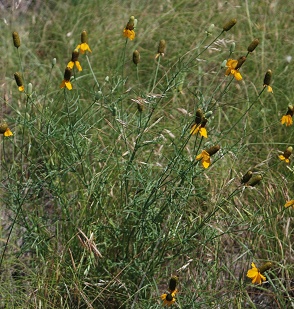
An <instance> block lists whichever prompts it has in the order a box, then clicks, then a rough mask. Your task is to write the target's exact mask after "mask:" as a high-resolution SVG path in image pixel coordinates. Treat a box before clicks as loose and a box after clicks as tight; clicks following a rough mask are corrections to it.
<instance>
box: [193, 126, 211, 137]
mask: <svg viewBox="0 0 294 309" xmlns="http://www.w3.org/2000/svg"><path fill="white" fill-rule="evenodd" d="M198 132H199V134H200V135H201V136H203V137H205V138H207V130H206V128H204V127H202V124H199V125H197V124H196V123H195V124H193V126H192V128H191V131H190V134H192V135H195V134H197V133H198Z"/></svg>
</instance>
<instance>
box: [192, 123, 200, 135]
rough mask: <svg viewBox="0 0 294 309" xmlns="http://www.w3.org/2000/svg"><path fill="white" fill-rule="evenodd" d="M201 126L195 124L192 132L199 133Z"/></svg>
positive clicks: (193, 133)
mask: <svg viewBox="0 0 294 309" xmlns="http://www.w3.org/2000/svg"><path fill="white" fill-rule="evenodd" d="M199 128H200V125H198V126H197V124H196V123H195V124H193V126H192V128H191V131H190V134H192V135H195V134H197V132H198V131H199Z"/></svg>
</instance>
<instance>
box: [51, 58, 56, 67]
mask: <svg viewBox="0 0 294 309" xmlns="http://www.w3.org/2000/svg"><path fill="white" fill-rule="evenodd" d="M55 65H56V58H53V59H52V68H53V67H54V66H55Z"/></svg>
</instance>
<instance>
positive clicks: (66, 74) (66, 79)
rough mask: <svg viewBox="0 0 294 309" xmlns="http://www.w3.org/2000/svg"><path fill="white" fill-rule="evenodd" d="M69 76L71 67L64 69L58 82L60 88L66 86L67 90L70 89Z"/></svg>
mask: <svg viewBox="0 0 294 309" xmlns="http://www.w3.org/2000/svg"><path fill="white" fill-rule="evenodd" d="M70 78H71V69H70V68H68V67H67V68H66V69H65V71H64V79H63V81H62V82H61V84H60V88H64V87H66V88H67V89H68V90H72V84H71V82H70Z"/></svg>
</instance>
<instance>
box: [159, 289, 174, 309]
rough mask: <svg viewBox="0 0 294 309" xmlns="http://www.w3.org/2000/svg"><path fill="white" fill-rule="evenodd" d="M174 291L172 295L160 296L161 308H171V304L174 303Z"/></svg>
mask: <svg viewBox="0 0 294 309" xmlns="http://www.w3.org/2000/svg"><path fill="white" fill-rule="evenodd" d="M176 293H177V292H176V290H175V291H174V292H172V293H165V294H162V295H161V299H162V300H163V306H166V305H167V306H168V307H169V306H171V305H172V304H174V303H175V302H176V298H175V296H176Z"/></svg>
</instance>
